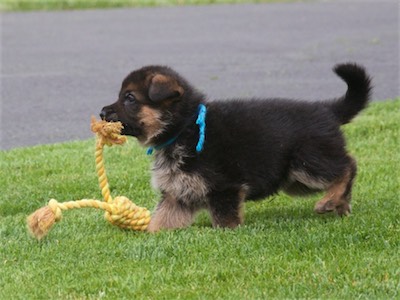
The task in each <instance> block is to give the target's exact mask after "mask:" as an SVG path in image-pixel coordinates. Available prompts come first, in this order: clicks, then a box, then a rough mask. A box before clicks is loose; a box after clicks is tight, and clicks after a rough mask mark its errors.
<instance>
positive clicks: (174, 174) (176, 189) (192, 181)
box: [152, 149, 209, 203]
mask: <svg viewBox="0 0 400 300" xmlns="http://www.w3.org/2000/svg"><path fill="white" fill-rule="evenodd" d="M178 150H179V149H178ZM176 152H177V153H175V155H174V156H166V155H165V153H164V152H163V151H160V152H159V153H157V154H156V159H155V161H154V164H153V168H152V172H153V174H152V185H153V186H154V187H155V188H156V189H159V190H160V191H162V192H166V193H168V194H169V195H171V196H172V197H174V198H176V199H179V200H180V201H183V202H186V203H193V202H196V203H199V202H203V201H204V200H205V198H206V196H207V193H208V191H209V187H208V185H207V183H206V181H205V180H204V179H203V177H202V176H201V175H199V174H198V173H196V172H186V171H183V170H182V167H183V165H184V156H183V153H179V151H176Z"/></svg>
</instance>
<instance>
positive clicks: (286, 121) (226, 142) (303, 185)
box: [101, 63, 371, 231]
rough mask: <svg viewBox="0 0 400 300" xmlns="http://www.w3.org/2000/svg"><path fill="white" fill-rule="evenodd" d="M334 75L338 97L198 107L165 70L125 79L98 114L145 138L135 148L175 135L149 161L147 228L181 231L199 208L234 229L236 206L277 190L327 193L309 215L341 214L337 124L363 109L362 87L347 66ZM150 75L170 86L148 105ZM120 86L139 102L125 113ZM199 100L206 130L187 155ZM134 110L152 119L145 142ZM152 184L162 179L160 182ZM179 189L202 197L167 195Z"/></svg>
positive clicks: (363, 78) (350, 168) (347, 189)
mask: <svg viewBox="0 0 400 300" xmlns="http://www.w3.org/2000/svg"><path fill="white" fill-rule="evenodd" d="M334 71H335V72H336V73H337V74H338V75H339V76H340V77H341V78H342V79H343V80H344V81H345V82H346V83H347V85H348V90H347V92H346V94H345V95H344V96H342V97H340V98H338V99H334V100H330V101H320V102H302V101H294V100H287V99H230V100H214V101H206V97H205V96H204V95H202V94H201V93H200V92H198V91H197V90H196V89H195V88H193V87H192V86H191V85H190V84H189V83H188V82H187V81H186V80H185V79H184V78H182V77H181V76H180V75H178V74H177V73H176V72H174V71H173V70H171V69H170V68H168V67H160V66H150V67H145V68H142V69H140V70H138V71H135V72H132V73H131V74H130V75H129V76H128V77H127V78H126V79H125V80H124V82H123V85H122V88H121V92H120V98H119V100H118V101H117V102H116V103H114V104H113V105H111V106H108V107H105V108H104V109H103V111H102V114H101V115H102V117H103V118H105V119H107V120H109V121H117V120H120V121H121V122H123V124H124V126H125V127H126V128H128V130H127V131H126V132H125V133H126V134H130V135H134V136H137V137H138V139H139V141H146V142H143V144H145V145H155V146H157V145H162V144H163V143H165V142H166V141H168V140H169V139H171V138H173V137H176V136H177V139H176V141H175V142H174V143H173V144H171V145H169V146H167V147H165V148H163V149H161V150H159V151H157V153H156V155H155V157H156V158H155V159H156V162H155V167H154V170H153V171H154V172H155V178H156V179H155V181H156V184H155V185H156V187H157V188H160V189H161V190H162V192H163V194H164V197H163V199H162V200H161V202H160V205H159V208H158V209H157V210H156V212H155V214H154V216H153V219H154V222H153V221H152V222H153V225H152V224H150V227H149V230H151V231H156V230H159V229H161V228H174V227H183V226H187V225H189V224H190V222H191V221H192V216H188V215H187V214H188V213H186V211H190V214H194V213H195V212H196V211H197V210H198V209H202V208H205V209H208V210H209V212H210V214H211V215H212V218H213V224H214V225H215V226H222V227H235V226H237V225H238V224H240V223H241V222H242V219H241V216H240V214H241V213H240V207H241V205H242V202H243V201H244V200H256V199H262V198H265V197H267V196H270V195H273V194H274V193H277V192H278V191H279V190H284V191H286V192H287V193H289V194H294V195H304V194H308V193H311V192H315V191H318V190H327V191H328V194H329V193H331V194H332V195H334V196H328V195H327V196H326V197H325V198H324V199H323V200H322V201H320V202H321V203H319V204H318V205H317V206H318V207H316V210H317V212H327V211H331V210H336V211H337V212H338V213H339V214H347V213H349V212H350V205H349V202H350V195H351V185H352V182H353V180H354V177H355V175H356V164H355V161H354V160H353V159H352V158H351V157H350V156H349V155H348V154H347V151H346V149H345V140H344V137H343V134H342V133H341V131H340V125H341V124H345V123H348V122H350V120H351V119H352V118H353V117H354V116H355V115H356V114H357V113H358V112H359V111H360V110H362V109H363V108H364V107H365V106H366V105H367V103H368V100H369V98H370V94H371V84H370V82H371V80H370V78H369V76H368V75H367V74H366V72H365V70H364V69H363V68H362V67H361V66H358V65H356V64H351V63H349V64H341V65H337V66H336V67H335V68H334ZM155 74H162V75H165V77H166V78H169V79H171V81H170V82H169V81H168V84H169V86H173V88H171V87H170V88H169V89H171V90H169V91H168V92H167V93H166V95H173V96H168V97H167V99H161V100H160V99H159V98H157V102H155V101H152V99H151V97H150V95H149V91H151V90H153V91H154V90H155V89H154V88H153V87H152V85H154V84H156V83H155V82H154V81H155V80H154V79H153V81H152V79H151V78H154V76H155ZM148 78H150V79H148ZM163 78H164V77H163ZM149 80H150V81H149ZM149 82H150V83H149ZM130 83H134V84H135V87H136V88H135V90H134V93H135V95H136V97H137V98H138V99H140V101H139V100H138V101H137V102H138V103H136V104H135V106H134V107H133V106H130V105H127V104H126V100H125V99H124V96H123V95H124V94H125V93H126V90H125V89H126V87H127V86H129V84H130ZM162 84H163V85H165V82H164V81H163V82H162ZM168 84H167V85H168ZM178 87H179V88H178ZM176 90H179V92H178V91H176ZM157 91H158V90H157ZM200 103H204V104H205V105H206V107H207V117H206V126H207V129H206V139H205V144H204V149H203V151H202V152H201V153H197V152H196V150H195V147H196V143H197V141H198V138H199V130H198V127H197V125H196V124H195V121H196V117H197V108H198V105H199V104H200ZM144 106H146V107H148V108H151V109H153V110H154V111H155V112H157V115H158V114H159V115H160V117H159V119H158V121H160V124H161V123H162V124H163V125H162V126H163V130H162V132H161V133H160V134H157V135H155V136H154V137H152V138H151V139H148V137H146V136H145V137H143V136H142V135H144V133H143V132H144V131H145V130H143V129H141V128H140V127H141V126H142V125H143V124H144V122H141V121H140V120H138V117H137V116H138V115H140V114H141V112H143V107H144ZM157 124H158V123H157ZM143 126H144V125H143ZM154 127H156V128H158V127H157V126H154ZM129 128H135V130H129ZM157 172H158V173H157ZM163 172H164V173H166V174H169V175H166V176H170V178H173V180H175V178H176V180H175V182H170V183H169V185H168V184H165V185H163V184H158V183H157V180H158V182H161V179H160V176H164V175H165V174H164V173H163ZM157 178H158V179H157ZM188 178H189V179H188ZM199 178H200V179H199ZM162 180H164V181H167V180H168V177H162ZM185 180H186V182H185ZM171 183H174V184H171ZM175 184H176V185H175ZM185 184H188V185H187V186H186V185H185ZM196 185H198V186H196ZM170 186H173V187H170ZM181 186H185V188H189V189H191V188H193V193H191V195H197V191H199V190H200V191H201V189H202V188H203V189H204V193H199V195H198V196H190V197H189V196H185V197H183V196H182V197H181V196H179V193H178V194H177V193H175V192H176V191H177V190H179V187H181ZM174 189H175V190H174ZM329 197H331V198H329ZM189 198H190V199H189ZM166 201H168V205H166V204H165V203H164V202H166ZM163 203H164V204H163ZM174 203H175V204H176V206H174V205H175V204H174ZM165 207H168V208H165ZM171 207H172V208H171ZM182 207H185V209H183V208H182ZM189 208H190V209H189ZM183 211H185V213H183ZM184 214H185V216H186V217H187V218H186V219H187V220H186V219H185V220H186V221H185V222H183V223H182V222H181V221H179V222H178V221H177V222H176V223H174V222H173V220H165V219H166V218H169V219H171V218H172V219H173V218H177V219H179V218H181V219H184V218H183V215H184Z"/></svg>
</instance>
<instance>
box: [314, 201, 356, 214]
mask: <svg viewBox="0 0 400 300" xmlns="http://www.w3.org/2000/svg"><path fill="white" fill-rule="evenodd" d="M314 211H315V212H316V213H318V214H325V213H329V212H333V211H336V213H337V214H338V216H340V217H342V216H348V215H350V213H351V205H350V204H349V203H348V202H347V201H343V202H339V203H338V202H336V201H334V200H333V199H323V200H321V201H319V202H317V203H316V204H315V207H314Z"/></svg>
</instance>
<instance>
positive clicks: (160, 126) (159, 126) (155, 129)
mask: <svg viewBox="0 0 400 300" xmlns="http://www.w3.org/2000/svg"><path fill="white" fill-rule="evenodd" d="M138 116H139V119H140V122H141V124H142V125H143V128H144V132H145V135H146V136H145V138H144V141H143V143H144V144H148V143H149V142H150V141H151V139H152V138H154V137H156V136H157V135H159V134H161V133H162V132H163V130H164V126H165V124H164V123H163V122H162V121H161V120H160V118H161V113H160V112H159V111H157V110H155V109H152V108H150V107H148V106H142V109H141V111H140V113H139V114H138Z"/></svg>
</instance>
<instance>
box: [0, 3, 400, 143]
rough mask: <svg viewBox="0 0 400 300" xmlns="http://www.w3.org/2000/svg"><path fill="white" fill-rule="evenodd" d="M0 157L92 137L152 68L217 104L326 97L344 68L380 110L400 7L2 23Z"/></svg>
mask: <svg viewBox="0 0 400 300" xmlns="http://www.w3.org/2000/svg"><path fill="white" fill-rule="evenodd" d="M1 18H2V37H1V46H2V47H1V52H2V53H1V54H2V55H1V56H2V66H1V128H0V132H1V144H0V145H1V146H0V149H11V148H15V147H21V146H28V145H36V144H43V143H55V142H62V141H67V140H79V139H86V138H89V137H91V132H90V130H89V120H90V116H91V115H92V114H94V115H96V116H97V115H98V113H99V111H100V109H101V107H102V106H103V105H105V104H109V103H111V102H112V101H114V100H115V99H116V97H117V92H118V90H119V87H120V84H121V81H122V79H123V77H124V76H125V75H127V74H128V73H129V72H130V71H131V70H133V69H136V68H138V67H141V66H143V65H146V64H164V65H170V66H171V67H173V68H174V69H176V70H177V71H179V72H180V73H182V74H183V75H184V76H185V77H186V78H187V79H188V80H189V81H191V82H192V83H193V84H194V85H195V86H197V87H198V88H199V89H200V90H202V91H204V92H205V93H206V94H207V95H208V96H209V98H210V99H213V98H228V97H253V96H254V97H275V96H279V97H294V98H298V99H309V100H316V99H329V98H332V97H335V96H339V95H341V94H342V93H344V92H345V89H346V86H345V85H344V83H343V82H342V81H340V80H339V79H338V78H337V77H336V76H335V75H334V74H333V73H332V71H331V69H332V67H333V65H334V64H336V63H338V62H347V61H355V62H358V63H360V64H363V65H365V67H366V68H367V69H368V71H369V72H370V74H371V75H372V76H373V78H374V81H373V83H374V86H375V90H374V94H373V98H374V100H377V101H378V100H384V99H387V98H393V97H396V96H399V95H400V92H399V4H398V1H396V0H392V1H378V0H377V1H368V0H365V1H331V2H329V1H328V2H326V1H323V2H312V3H281V4H248V5H247V4H246V5H213V6H196V7H191V6H186V7H172V8H133V9H113V10H90V11H63V12H30V13H5V14H2V15H1Z"/></svg>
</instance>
